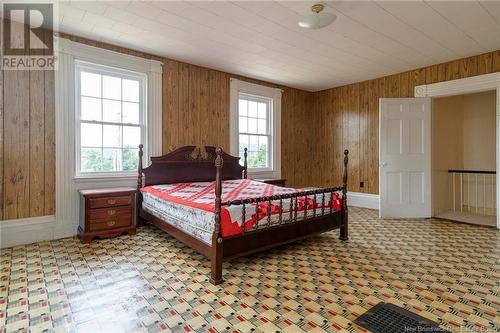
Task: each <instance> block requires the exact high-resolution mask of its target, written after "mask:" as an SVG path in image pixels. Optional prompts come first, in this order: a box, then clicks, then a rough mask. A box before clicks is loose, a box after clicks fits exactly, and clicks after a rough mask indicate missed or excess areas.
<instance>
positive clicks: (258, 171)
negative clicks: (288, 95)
mask: <svg viewBox="0 0 500 333" xmlns="http://www.w3.org/2000/svg"><path fill="white" fill-rule="evenodd" d="M281 93H282V90H281V89H279V88H271V87H267V86H263V85H259V84H255V83H249V82H245V81H241V80H238V79H234V78H231V81H230V120H229V122H230V126H229V127H230V152H231V155H233V156H239V128H238V127H239V126H238V120H239V112H238V105H239V96H240V94H244V95H248V96H255V97H260V98H262V97H264V98H267V99H269V101H270V110H269V115H268V116H269V122H270V126H271V128H270V133H271V136H272V140H271V141H272V142H271V146H270V149H269V153H270V154H271V157H270V158H269V161H270V164H271V165H270V167H269V168H248V176H249V177H250V178H280V177H281Z"/></svg>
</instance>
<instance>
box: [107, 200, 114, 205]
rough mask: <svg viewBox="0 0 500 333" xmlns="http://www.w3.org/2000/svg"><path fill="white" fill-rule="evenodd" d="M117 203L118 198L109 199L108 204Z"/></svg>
mask: <svg viewBox="0 0 500 333" xmlns="http://www.w3.org/2000/svg"><path fill="white" fill-rule="evenodd" d="M115 203H116V200H115V199H109V200H108V204H109V205H114V204H115Z"/></svg>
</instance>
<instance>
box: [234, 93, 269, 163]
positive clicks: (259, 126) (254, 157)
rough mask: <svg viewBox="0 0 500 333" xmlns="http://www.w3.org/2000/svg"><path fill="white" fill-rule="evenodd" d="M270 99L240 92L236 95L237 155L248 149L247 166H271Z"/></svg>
mask: <svg viewBox="0 0 500 333" xmlns="http://www.w3.org/2000/svg"><path fill="white" fill-rule="evenodd" d="M271 109H272V100H271V99H269V98H266V97H261V96H252V95H247V94H244V93H240V94H239V96H238V135H239V156H240V157H243V154H244V149H245V148H247V149H248V167H249V168H252V169H269V168H271V167H272V165H271V164H272V163H271V158H272V138H273V135H272V132H271V117H270V116H271V114H270V111H271Z"/></svg>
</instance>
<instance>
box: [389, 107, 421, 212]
mask: <svg viewBox="0 0 500 333" xmlns="http://www.w3.org/2000/svg"><path fill="white" fill-rule="evenodd" d="M379 115H380V119H379V120H380V132H379V133H380V134H379V135H380V141H379V143H380V149H379V152H380V153H379V158H380V159H379V162H380V166H379V184H380V185H379V186H380V192H379V193H380V217H392V218H405V217H431V99H430V98H381V99H380V112H379Z"/></svg>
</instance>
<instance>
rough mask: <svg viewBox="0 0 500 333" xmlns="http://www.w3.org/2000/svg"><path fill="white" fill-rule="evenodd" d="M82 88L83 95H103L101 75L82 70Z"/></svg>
mask: <svg viewBox="0 0 500 333" xmlns="http://www.w3.org/2000/svg"><path fill="white" fill-rule="evenodd" d="M80 77H81V79H80V89H81V92H82V95H85V96H92V97H101V75H99V74H94V73H88V72H81V73H80Z"/></svg>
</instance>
